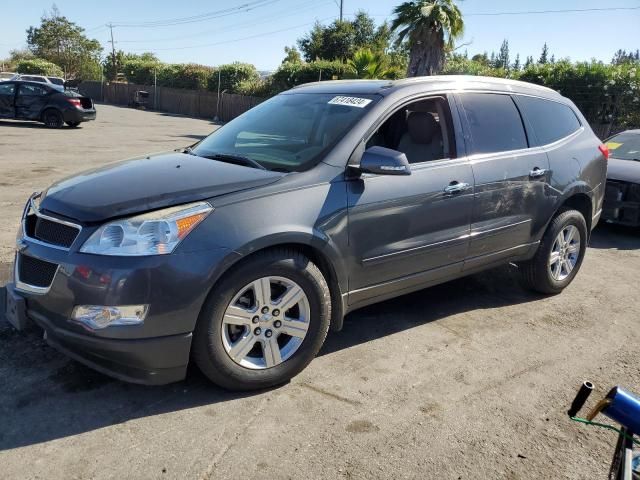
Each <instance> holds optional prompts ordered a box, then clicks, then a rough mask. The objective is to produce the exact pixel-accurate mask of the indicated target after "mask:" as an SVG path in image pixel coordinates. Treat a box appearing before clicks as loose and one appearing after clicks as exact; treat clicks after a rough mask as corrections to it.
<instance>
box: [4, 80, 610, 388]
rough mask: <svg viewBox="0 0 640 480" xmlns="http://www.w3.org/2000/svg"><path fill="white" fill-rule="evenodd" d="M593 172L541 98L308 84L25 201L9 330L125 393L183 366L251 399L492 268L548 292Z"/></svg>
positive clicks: (414, 86)
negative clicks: (415, 298) (367, 320)
mask: <svg viewBox="0 0 640 480" xmlns="http://www.w3.org/2000/svg"><path fill="white" fill-rule="evenodd" d="M606 169H607V150H606V147H604V146H603V145H602V144H601V142H600V141H599V140H598V138H596V136H595V135H594V134H593V132H592V131H591V129H590V128H589V125H588V123H587V122H586V120H585V119H584V117H583V116H582V115H581V113H580V112H579V111H578V109H577V108H576V107H575V105H574V104H573V103H572V102H571V101H569V100H568V99H566V98H564V97H562V96H561V95H560V94H558V93H557V92H554V91H552V90H549V89H547V88H543V87H539V86H535V85H530V84H527V83H522V82H516V81H509V80H501V79H494V78H483V77H456V76H444V77H428V78H413V79H407V80H400V81H336V82H322V83H317V84H310V85H305V86H302V87H298V88H294V89H292V90H290V91H288V92H285V93H282V94H280V95H278V96H276V97H274V98H272V99H270V100H268V101H266V102H264V103H262V104H260V105H259V106H257V107H255V108H254V109H252V110H250V111H249V112H247V113H245V114H244V115H242V116H241V117H239V118H237V119H235V120H233V121H232V122H230V123H228V124H226V125H224V126H223V127H221V128H220V129H218V130H217V131H215V132H214V133H213V134H211V135H210V136H208V137H206V138H205V139H203V140H202V141H200V142H198V143H197V144H195V145H193V146H191V147H189V148H186V149H184V150H181V151H175V152H169V153H164V154H157V155H152V156H145V157H141V158H135V159H132V160H128V161H125V162H122V163H118V164H115V165H112V166H108V167H104V168H100V169H98V170H94V171H90V172H86V173H83V174H81V175H78V176H75V177H72V178H68V179H65V180H62V181H60V182H58V183H56V184H54V185H52V186H51V187H49V188H48V189H47V190H46V191H44V192H43V193H41V194H34V195H33V196H32V197H31V198H30V199H29V201H28V203H27V205H26V207H25V209H24V214H23V218H22V227H21V230H20V232H19V235H18V240H17V253H16V258H15V272H14V283H12V284H10V285H9V287H8V289H7V291H8V293H7V296H8V298H7V316H8V318H9V320H10V321H11V322H12V323H13V324H14V325H16V326H17V327H19V328H21V327H23V326H26V325H28V324H29V323H30V322H35V323H36V324H37V325H38V326H40V327H41V328H42V329H44V332H45V336H46V339H47V342H49V344H51V345H52V346H54V347H56V348H58V349H59V350H61V351H62V352H64V353H66V354H67V355H69V356H71V357H72V358H74V359H76V360H78V361H80V362H83V363H85V364H87V365H89V366H91V367H93V368H95V369H97V370H99V371H102V372H104V373H107V374H109V375H113V376H115V377H117V378H120V379H123V380H127V381H132V382H139V383H146V384H162V383H167V382H173V381H176V380H180V379H182V378H183V377H184V376H185V372H186V369H187V364H188V363H189V361H190V359H193V360H194V361H195V363H196V364H197V365H198V366H199V367H200V369H201V370H202V371H203V372H204V374H205V375H206V376H207V377H208V378H210V379H211V380H212V381H213V382H215V383H217V384H219V385H221V386H223V387H225V388H229V389H252V388H264V387H268V386H271V385H276V384H280V383H282V382H285V381H286V380H288V379H290V378H291V377H293V376H294V375H296V374H297V373H299V372H300V371H301V370H302V369H303V368H304V367H305V366H306V365H307V364H308V363H309V362H310V361H311V360H312V359H313V357H314V356H315V355H316V354H317V353H318V351H319V350H320V348H321V346H322V344H323V342H324V340H325V337H326V335H327V332H328V331H329V330H330V329H331V330H340V328H341V327H342V322H343V317H344V316H345V315H346V314H347V313H348V312H350V311H352V310H354V309H357V308H359V307H362V306H364V305H368V304H372V303H375V302H380V301H381V300H385V299H388V298H392V297H396V296H398V295H402V294H406V293H408V292H412V291H415V290H419V289H422V288H425V287H428V286H430V285H434V284H437V283H441V282H446V281H448V280H451V279H454V278H457V277H461V276H464V275H469V274H471V273H474V272H478V271H480V270H485V269H488V268H491V267H495V266H497V265H501V264H505V263H507V262H515V263H517V264H518V266H519V270H520V271H521V272H522V277H523V280H524V282H525V284H526V285H528V286H529V287H531V288H533V289H535V290H537V291H539V292H543V293H546V294H556V293H559V292H560V291H561V290H562V289H564V288H565V287H566V286H567V285H569V283H570V282H571V281H572V280H573V278H574V277H575V275H576V274H577V272H578V270H579V268H580V265H581V264H582V261H583V258H584V254H585V248H586V245H587V242H588V240H589V235H590V232H591V230H592V228H593V227H594V226H595V224H596V223H597V221H598V219H599V216H600V212H601V208H602V199H603V192H604V182H605V174H606Z"/></svg>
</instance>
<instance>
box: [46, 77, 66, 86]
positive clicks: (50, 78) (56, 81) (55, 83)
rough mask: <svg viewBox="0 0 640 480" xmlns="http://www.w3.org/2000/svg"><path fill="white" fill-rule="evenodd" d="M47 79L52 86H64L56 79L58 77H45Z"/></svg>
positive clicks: (60, 80) (59, 79)
mask: <svg viewBox="0 0 640 480" xmlns="http://www.w3.org/2000/svg"><path fill="white" fill-rule="evenodd" d="M47 78H48V79H49V81H50V82H51V83H53V84H54V85H60V86H62V85H64V80H63V79H62V78H58V77H47Z"/></svg>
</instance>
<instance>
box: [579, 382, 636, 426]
mask: <svg viewBox="0 0 640 480" xmlns="http://www.w3.org/2000/svg"><path fill="white" fill-rule="evenodd" d="M591 392H593V384H592V383H591V382H584V383H583V384H582V385H581V386H580V390H578V393H577V394H576V396H575V398H574V399H573V402H572V403H571V408H569V410H568V411H567V414H568V415H569V417H571V418H574V417H575V416H576V415H577V414H578V412H579V411H580V409H581V408H582V407H583V406H584V404H585V403H586V401H587V399H588V398H589V395H591ZM598 413H602V414H603V415H605V416H607V417H609V418H610V419H611V420H614V421H615V422H617V423H619V424H620V425H622V426H623V427H624V428H626V429H627V430H628V431H629V432H632V433H635V434H638V433H640V399H638V398H636V397H634V396H633V395H632V394H630V393H629V392H627V391H625V390H623V389H622V388H620V387H614V388H613V389H611V391H610V392H609V393H608V394H607V396H606V397H605V398H603V399H602V400H600V401H599V402H598V404H597V405H596V406H595V407H594V408H593V409H592V410H591V412H589V414H588V415H587V416H586V420H588V421H591V420H593V419H594V417H595V416H596V415H598Z"/></svg>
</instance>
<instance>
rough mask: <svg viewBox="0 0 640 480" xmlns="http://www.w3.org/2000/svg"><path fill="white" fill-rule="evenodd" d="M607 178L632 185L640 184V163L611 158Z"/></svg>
mask: <svg viewBox="0 0 640 480" xmlns="http://www.w3.org/2000/svg"><path fill="white" fill-rule="evenodd" d="M607 178H610V179H612V180H622V181H625V182H631V183H640V162H637V161H635V160H620V159H618V158H611V157H610V158H609V162H608V165H607Z"/></svg>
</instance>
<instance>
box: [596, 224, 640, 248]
mask: <svg viewBox="0 0 640 480" xmlns="http://www.w3.org/2000/svg"><path fill="white" fill-rule="evenodd" d="M589 246H590V247H592V248H602V249H615V250H638V249H640V228H638V227H625V226H623V225H612V224H609V223H604V222H601V223H600V224H598V226H597V227H596V228H595V230H594V231H593V233H592V234H591V242H590V243H589Z"/></svg>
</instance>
